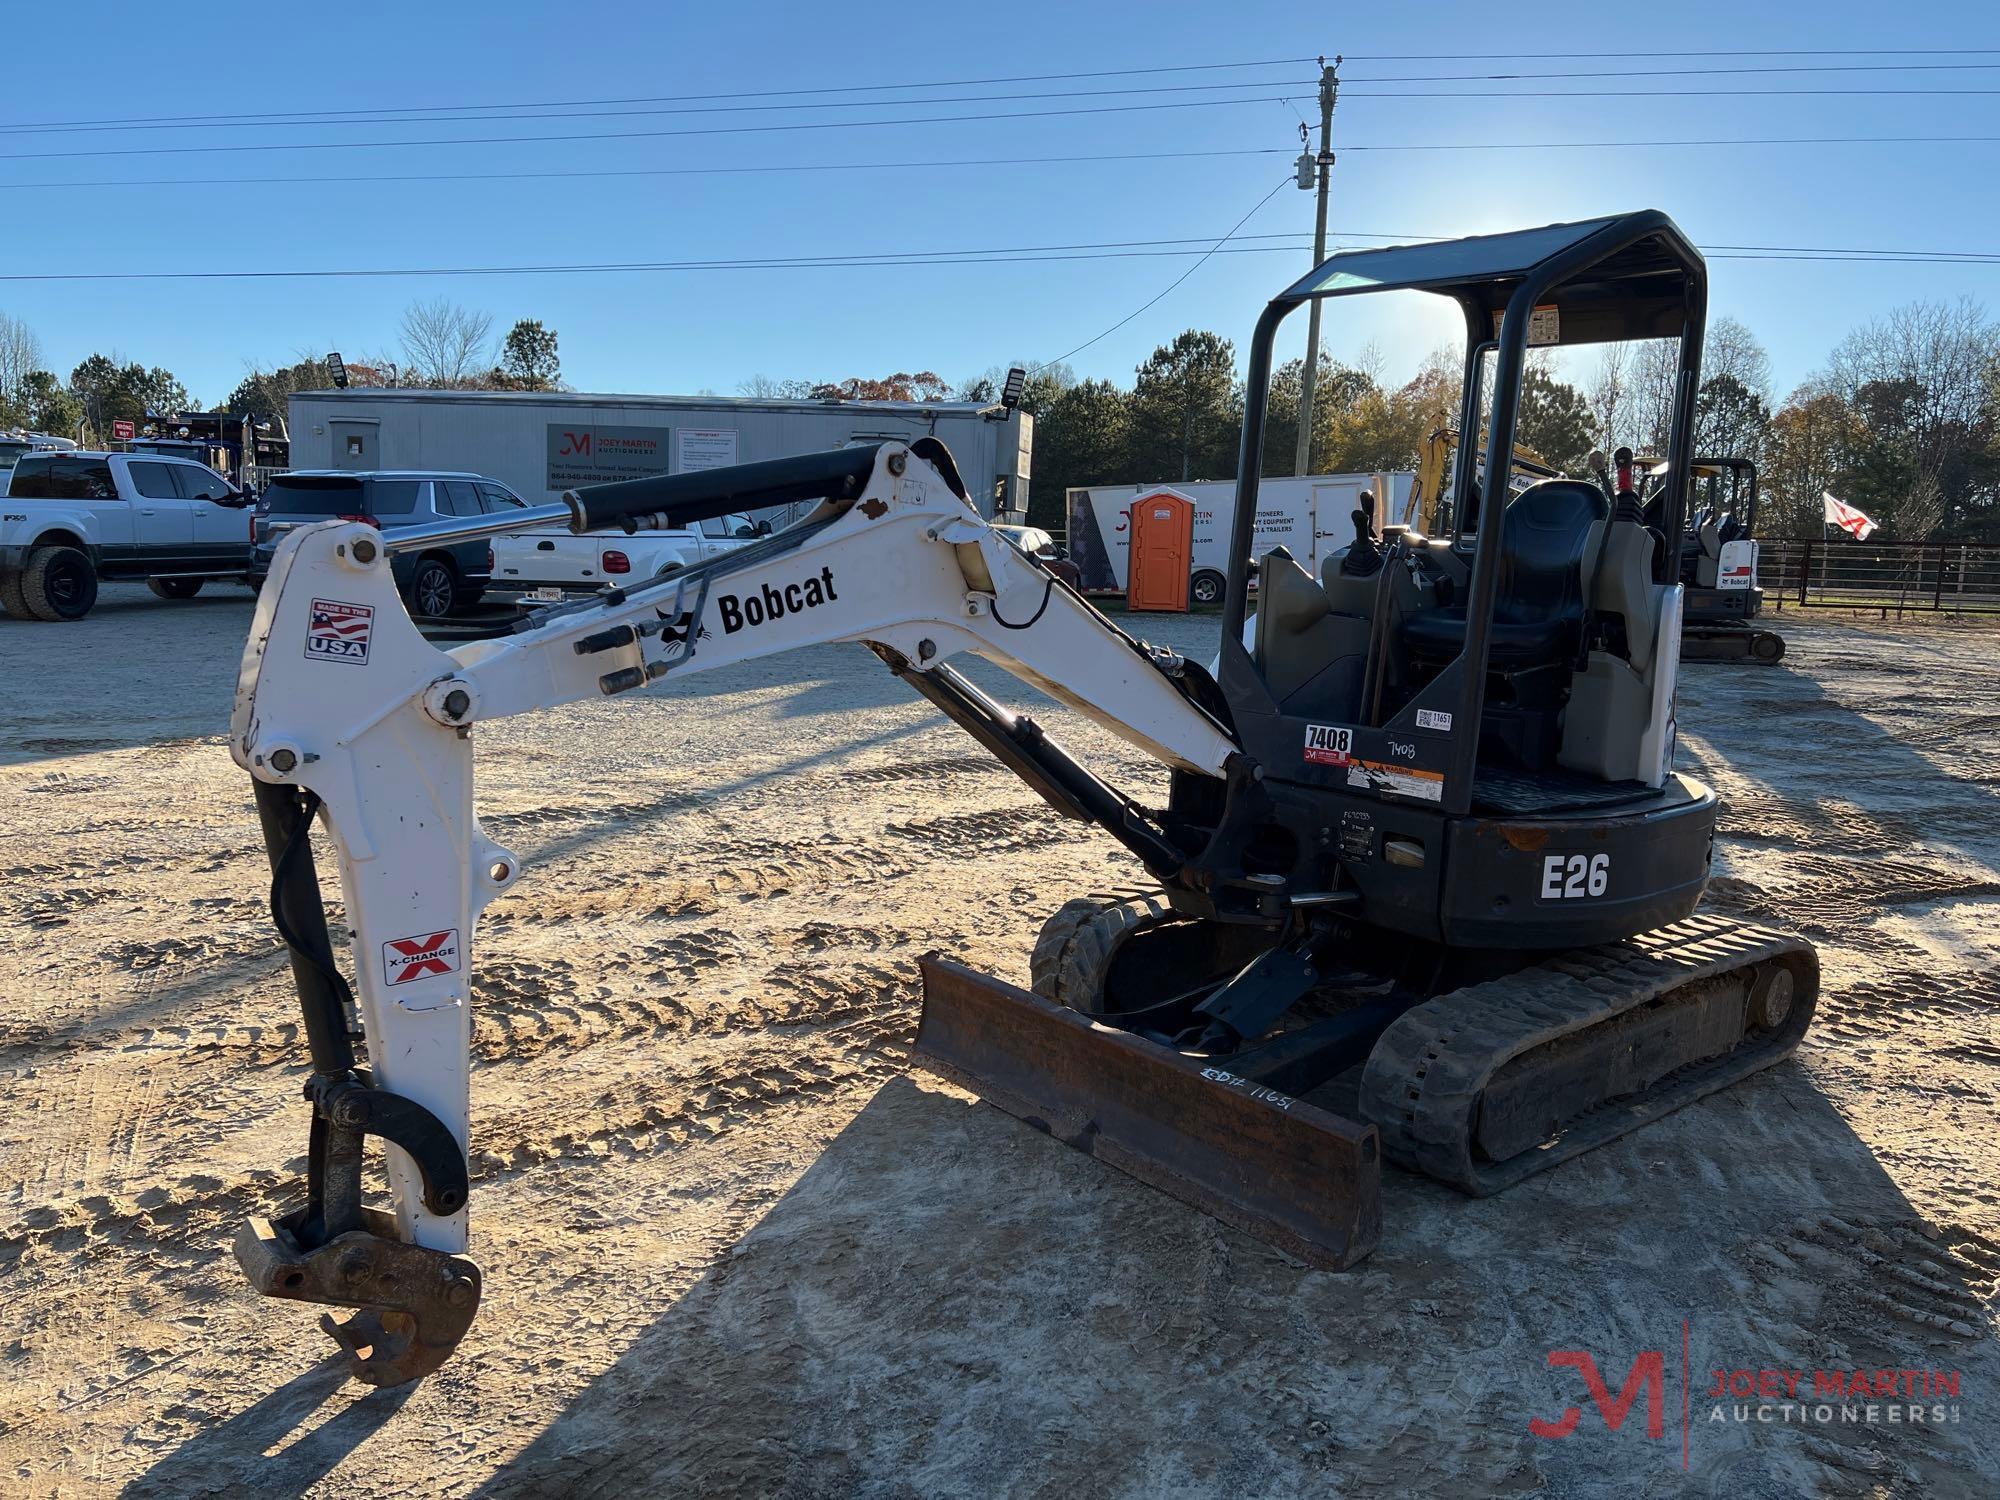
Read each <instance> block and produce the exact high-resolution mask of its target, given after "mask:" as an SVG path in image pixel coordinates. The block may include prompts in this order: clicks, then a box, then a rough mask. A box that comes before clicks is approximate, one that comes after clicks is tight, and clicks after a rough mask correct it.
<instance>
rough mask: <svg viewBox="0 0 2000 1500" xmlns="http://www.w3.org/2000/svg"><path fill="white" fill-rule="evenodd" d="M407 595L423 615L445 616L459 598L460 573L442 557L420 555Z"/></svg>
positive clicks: (414, 612)
mask: <svg viewBox="0 0 2000 1500" xmlns="http://www.w3.org/2000/svg"><path fill="white" fill-rule="evenodd" d="M403 599H404V602H405V603H407V604H408V605H409V606H410V613H411V614H412V615H415V616H417V617H418V618H419V619H432V620H441V619H443V618H445V616H447V615H449V614H450V613H451V611H452V607H453V606H454V605H455V604H457V602H458V574H457V573H456V572H454V571H453V569H452V566H451V564H450V563H448V562H446V561H445V560H444V559H443V558H441V557H420V558H418V559H417V565H416V567H415V568H413V569H411V571H410V583H409V587H408V588H406V589H404V590H403Z"/></svg>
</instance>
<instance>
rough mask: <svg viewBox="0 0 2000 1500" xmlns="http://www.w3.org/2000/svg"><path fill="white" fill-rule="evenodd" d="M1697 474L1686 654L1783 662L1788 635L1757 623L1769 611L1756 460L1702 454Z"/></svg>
mask: <svg viewBox="0 0 2000 1500" xmlns="http://www.w3.org/2000/svg"><path fill="white" fill-rule="evenodd" d="M1654 473H1655V474H1656V475H1657V474H1659V473H1660V470H1659V469H1655V470H1654ZM1694 477H1695V481H1696V486H1697V487H1696V491H1695V499H1696V500H1697V501H1699V502H1700V507H1699V509H1694V510H1691V512H1690V515H1689V518H1688V526H1687V534H1686V536H1685V537H1684V538H1683V539H1682V541H1681V549H1680V579H1681V583H1682V585H1683V587H1684V588H1685V589H1686V591H1687V605H1686V608H1685V610H1684V612H1683V619H1684V620H1685V622H1686V623H1685V624H1684V625H1683V627H1682V630H1681V659H1682V660H1684V661H1753V662H1763V663H1766V664H1769V663H1771V662H1776V661H1781V660H1783V659H1784V655H1785V639H1784V637H1783V636H1781V635H1778V634H1776V633H1775V632H1773V631H1769V630H1760V629H1758V628H1757V627H1755V626H1754V625H1752V624H1751V621H1753V620H1755V619H1756V618H1757V617H1758V616H1759V615H1760V614H1762V613H1763V612H1764V590H1763V588H1762V587H1761V585H1760V584H1759V582H1758V578H1757V541H1756V535H1757V465H1756V464H1755V463H1754V462H1752V461H1751V460H1750V459H1747V458H1701V459H1696V460H1695V465H1694Z"/></svg>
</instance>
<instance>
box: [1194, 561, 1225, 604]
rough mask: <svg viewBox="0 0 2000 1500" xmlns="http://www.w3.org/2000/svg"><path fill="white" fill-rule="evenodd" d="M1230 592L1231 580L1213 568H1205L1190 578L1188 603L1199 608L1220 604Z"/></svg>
mask: <svg viewBox="0 0 2000 1500" xmlns="http://www.w3.org/2000/svg"><path fill="white" fill-rule="evenodd" d="M1228 592H1229V580H1228V579H1226V578H1224V577H1223V576H1222V575H1221V574H1220V573H1218V572H1216V571H1215V569H1213V568H1203V569H1201V570H1200V571H1199V572H1197V573H1196V574H1195V575H1194V577H1192V578H1190V579H1189V580H1188V603H1189V604H1191V605H1193V606H1194V607H1195V608H1197V609H1208V608H1211V607H1215V606H1219V605H1220V604H1221V603H1222V600H1223V596H1224V595H1226V594H1227V593H1228Z"/></svg>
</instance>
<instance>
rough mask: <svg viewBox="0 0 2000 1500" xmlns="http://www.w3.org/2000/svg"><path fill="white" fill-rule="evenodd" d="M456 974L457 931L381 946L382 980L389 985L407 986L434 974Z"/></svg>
mask: <svg viewBox="0 0 2000 1500" xmlns="http://www.w3.org/2000/svg"><path fill="white" fill-rule="evenodd" d="M457 972H458V929H457V928H456V927H448V928H446V929H445V930H444V931H443V932H426V933H420V934H418V935H417V936H416V937H406V938H397V939H396V940H395V941H394V942H389V943H384V944H383V945H382V977H383V979H385V980H387V981H388V982H389V983H390V984H392V985H395V984H408V983H409V982H410V981H411V980H413V979H425V978H428V977H430V976H431V975H434V974H456V973H457Z"/></svg>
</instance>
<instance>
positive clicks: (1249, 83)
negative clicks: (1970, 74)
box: [0, 63, 2000, 135]
mask: <svg viewBox="0 0 2000 1500" xmlns="http://www.w3.org/2000/svg"><path fill="white" fill-rule="evenodd" d="M1969 66H1973V67H1979V66H1984V65H1983V64H1978V63H1974V64H1970V65H1969ZM1992 66H1994V67H2000V63H1995V64H1992ZM1583 76H1595V75H1583ZM1311 83H1312V80H1304V79H1298V78H1258V79H1247V80H1244V81H1241V82H1237V83H1167V84H1160V83H1153V84H1148V85H1146V86H1145V87H1144V88H1136V89H1054V90H1042V91H1038V92H1031V93H1024V94H957V95H953V94H945V95H927V96H920V97H918V98H914V99H838V100H818V101H813V102H809V103H804V104H698V105H697V104H680V105H671V106H653V105H649V106H647V107H645V108H630V109H574V110H560V111H558V110H549V109H520V110H515V111H512V112H509V113H504V114H460V115H452V116H449V117H446V118H442V119H411V118H408V117H404V116H400V115H397V114H394V113H392V112H388V111H384V112H382V113H380V114H376V115H370V116H366V117H358V118H343V119H321V120H310V119H274V118H260V117H258V116H254V115H246V116H240V117H237V118H235V119H229V118H221V117H218V118H215V119H208V120H180V121H172V122H162V123H160V124H156V125H147V126H144V127H140V126H133V125H102V124H100V125H0V135H30V134H32V135H75V134H83V133H101V132H104V131H130V130H135V129H141V128H143V129H145V130H147V131H155V130H235V129H238V128H240V127H241V126H244V125H250V124H257V125H270V126H273V127H276V128H279V129H296V128H319V129H324V128H329V127H332V126H336V125H476V124H480V123H483V122H485V121H489V120H600V119H623V118H629V117H632V116H638V115H738V114H772V113H784V114H789V113H794V112H796V111H799V110H808V109H907V108H912V107H914V106H916V105H920V104H1007V103H1015V102H1019V101H1021V100H1028V99H1110V98H1122V97H1125V96H1127V95H1132V94H1145V95H1148V96H1152V95H1158V94H1212V93H1219V92H1222V91H1223V90H1225V89H1265V90H1269V89H1274V88H1304V87H1308V86H1310V85H1311ZM605 102H607V103H608V102H616V101H605ZM1260 102H1261V101H1260ZM815 128H817V127H815Z"/></svg>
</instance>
